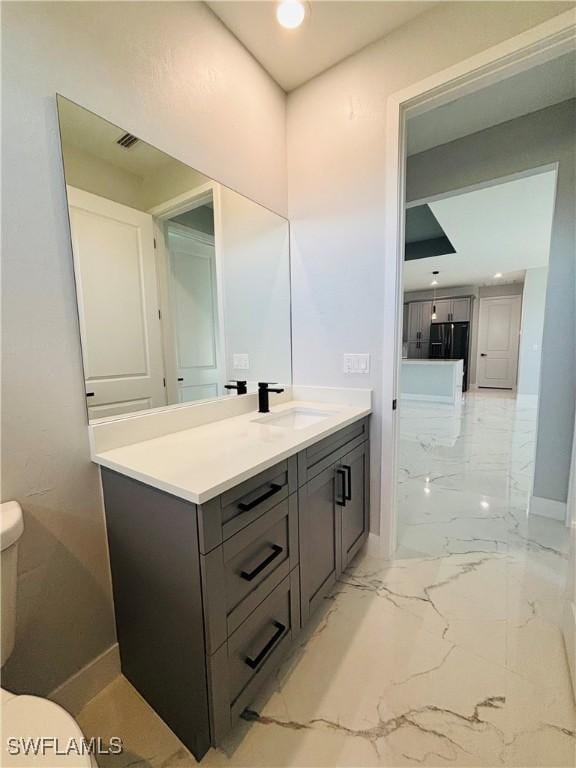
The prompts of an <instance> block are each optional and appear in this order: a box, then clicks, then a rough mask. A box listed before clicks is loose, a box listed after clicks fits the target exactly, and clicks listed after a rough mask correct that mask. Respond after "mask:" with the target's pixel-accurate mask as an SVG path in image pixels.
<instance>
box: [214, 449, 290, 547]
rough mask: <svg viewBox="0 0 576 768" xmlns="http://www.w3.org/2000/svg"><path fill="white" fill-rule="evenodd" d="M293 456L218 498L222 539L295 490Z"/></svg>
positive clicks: (243, 526) (227, 537) (231, 534)
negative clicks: (220, 508) (219, 501)
mask: <svg viewBox="0 0 576 768" xmlns="http://www.w3.org/2000/svg"><path fill="white" fill-rule="evenodd" d="M296 475H297V470H296V457H295V456H292V457H291V458H289V459H286V460H285V461H281V462H280V463H279V464H276V465H275V466H273V467H270V469H267V470H265V471H264V472H261V473H260V474H259V475H256V476H255V477H251V478H250V479H249V480H246V481H245V482H243V483H240V485H237V486H236V487H235V488H231V489H230V490H229V491H226V492H225V493H223V494H222V496H221V497H220V499H221V505H222V538H223V540H224V541H226V539H229V538H230V537H231V536H233V535H234V534H235V533H237V532H238V531H240V530H242V528H245V527H246V526H247V525H249V524H250V523H251V522H253V521H254V520H256V519H257V518H258V517H260V515H262V514H264V512H267V511H268V510H269V509H271V508H272V507H274V506H276V504H278V502H280V501H283V500H284V499H285V498H287V496H288V495H289V494H290V493H292V492H293V491H295V490H296V487H297V482H296Z"/></svg>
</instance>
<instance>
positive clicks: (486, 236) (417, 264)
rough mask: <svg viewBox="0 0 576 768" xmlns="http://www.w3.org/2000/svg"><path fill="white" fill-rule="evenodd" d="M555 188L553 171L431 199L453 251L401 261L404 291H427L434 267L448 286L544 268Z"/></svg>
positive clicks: (512, 277) (511, 278)
mask: <svg viewBox="0 0 576 768" xmlns="http://www.w3.org/2000/svg"><path fill="white" fill-rule="evenodd" d="M555 192H556V171H547V172H545V173H539V174H536V175H532V176H524V177H521V178H516V179H514V180H512V181H505V182H503V183H496V184H495V185H493V186H490V187H484V188H483V189H477V190H474V191H471V192H465V193H463V194H459V195H458V194H455V195H453V196H451V197H446V198H444V199H443V200H436V201H434V202H432V201H429V202H428V205H429V206H430V208H431V210H432V212H433V213H434V216H435V217H436V218H437V219H438V222H439V224H440V225H441V227H442V229H443V230H444V231H445V232H446V235H447V236H448V237H449V238H450V241H451V242H452V244H453V245H454V248H455V249H456V253H450V254H446V255H443V256H434V257H432V258H428V259H416V260H414V261H407V262H405V263H404V289H405V290H406V291H415V290H422V289H429V288H430V283H431V281H432V272H433V270H436V269H437V270H439V272H440V275H439V276H438V281H439V284H438V287H439V288H446V287H453V286H459V285H492V284H496V283H510V282H518V281H521V280H523V277H524V271H525V270H526V269H530V268H533V267H543V266H546V265H547V264H548V252H549V247H550V235H551V230H552V216H553V213H554V198H555ZM497 272H501V273H502V278H500V279H495V278H494V275H495V274H496V273H497Z"/></svg>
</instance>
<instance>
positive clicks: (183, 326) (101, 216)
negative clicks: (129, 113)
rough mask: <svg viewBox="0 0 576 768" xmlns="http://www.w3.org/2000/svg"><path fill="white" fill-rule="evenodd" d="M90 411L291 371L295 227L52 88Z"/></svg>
mask: <svg viewBox="0 0 576 768" xmlns="http://www.w3.org/2000/svg"><path fill="white" fill-rule="evenodd" d="M58 116H59V126H60V135H61V140H62V159H63V166H64V172H65V180H66V184H67V189H68V193H69V215H70V224H71V239H72V252H73V257H74V272H75V276H76V288H77V291H76V292H77V300H78V315H79V319H80V330H81V342H82V354H83V360H84V384H85V387H86V389H85V391H86V396H87V397H86V405H87V408H88V416H89V420H91V421H92V420H94V419H106V418H111V417H117V416H119V415H122V414H134V413H136V412H142V411H146V410H149V409H153V408H157V407H159V406H160V407H161V406H166V405H172V404H175V403H186V402H190V401H194V403H197V402H199V401H202V400H211V399H214V398H218V397H221V396H226V397H235V392H234V390H233V389H230V390H226V389H225V384H226V382H227V381H228V380H230V379H240V380H245V381H247V382H248V391H249V392H254V391H255V389H256V387H257V382H258V381H259V380H263V381H278V382H279V383H280V384H281V385H286V384H289V383H290V382H291V380H292V371H291V328H290V251H289V225H288V221H287V220H286V219H285V218H283V217H282V216H280V215H278V214H276V213H274V212H273V211H270V210H268V209H266V208H263V207H262V206H261V205H258V204H257V203H255V202H254V201H252V200H249V199H248V198H246V197H244V196H243V195H241V194H239V193H238V192H235V191H233V190H231V189H228V188H227V187H224V186H222V185H221V184H219V183H218V182H216V181H214V180H213V179H210V178H209V177H207V176H205V175H204V174H202V173H200V172H199V171H197V170H195V169H194V168H191V167H190V166H188V165H185V164H184V163H182V162H180V161H179V160H176V159H175V158H173V157H170V156H169V155H167V154H166V153H164V152H162V151H160V150H159V149H157V148H155V147H153V146H151V145H150V144H147V143H146V142H144V141H143V140H142V139H140V138H139V137H138V136H136V135H135V134H132V133H127V132H126V131H125V130H124V129H122V128H121V127H119V126H117V125H114V124H112V123H110V122H108V121H107V120H104V119H102V118H101V117H98V115H95V114H93V113H92V112H89V111H87V110H85V109H83V108H82V107H80V106H79V105H77V104H74V103H73V102H71V101H68V100H67V99H64V98H62V97H58Z"/></svg>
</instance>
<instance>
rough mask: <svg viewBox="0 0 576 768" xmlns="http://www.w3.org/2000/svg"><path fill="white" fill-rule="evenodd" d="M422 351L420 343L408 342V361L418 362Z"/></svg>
mask: <svg viewBox="0 0 576 768" xmlns="http://www.w3.org/2000/svg"><path fill="white" fill-rule="evenodd" d="M421 352H422V349H421V347H420V342H419V341H409V342H408V359H409V360H418V359H419V358H420V357H422V355H421Z"/></svg>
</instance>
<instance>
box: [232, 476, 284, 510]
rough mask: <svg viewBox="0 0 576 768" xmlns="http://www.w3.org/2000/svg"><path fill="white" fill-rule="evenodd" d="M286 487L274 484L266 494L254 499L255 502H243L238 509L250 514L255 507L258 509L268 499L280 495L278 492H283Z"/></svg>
mask: <svg viewBox="0 0 576 768" xmlns="http://www.w3.org/2000/svg"><path fill="white" fill-rule="evenodd" d="M283 487H284V486H282V485H278V483H272V485H271V486H270V489H269V490H268V491H266V493H263V494H262V496H258V498H257V499H254V500H253V501H248V502H245V501H241V502H240V503H239V504H238V509H239V510H240V512H250V510H251V509H254V507H257V506H258V504H262V502H263V501H266V499H269V498H270V497H271V496H274V494H275V493H278V491H281V490H282V488H283Z"/></svg>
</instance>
